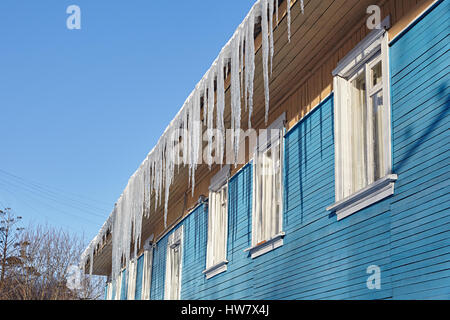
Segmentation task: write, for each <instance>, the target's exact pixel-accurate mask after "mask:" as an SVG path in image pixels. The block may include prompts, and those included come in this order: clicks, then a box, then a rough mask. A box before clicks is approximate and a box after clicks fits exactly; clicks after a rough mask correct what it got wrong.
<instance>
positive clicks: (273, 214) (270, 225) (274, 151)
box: [252, 116, 284, 246]
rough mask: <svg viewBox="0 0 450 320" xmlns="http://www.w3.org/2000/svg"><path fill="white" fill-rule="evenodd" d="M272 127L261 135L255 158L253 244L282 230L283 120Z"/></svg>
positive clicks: (266, 239)
mask: <svg viewBox="0 0 450 320" xmlns="http://www.w3.org/2000/svg"><path fill="white" fill-rule="evenodd" d="M282 117H283V118H282V119H284V116H282ZM269 128H270V131H269V132H268V133H266V134H264V135H262V136H260V138H259V141H258V148H257V149H256V151H255V155H254V158H253V210H252V211H253V214H252V246H256V245H258V244H260V243H262V242H265V241H268V240H270V239H272V238H273V237H274V236H276V235H278V234H279V233H280V232H281V231H282V202H283V190H282V187H283V181H282V163H283V134H284V132H283V121H281V120H277V121H275V123H274V124H273V125H271V126H270V127H269Z"/></svg>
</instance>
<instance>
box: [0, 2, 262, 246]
mask: <svg viewBox="0 0 450 320" xmlns="http://www.w3.org/2000/svg"><path fill="white" fill-rule="evenodd" d="M254 2H255V0H228V1H219V0H191V1H181V0H177V1H149V0H133V1H129V0H128V1H125V0H114V1H106V0H71V1H65V0H42V1H35V0H2V1H1V2H0V130H1V138H0V207H12V208H13V209H14V211H15V212H16V213H17V214H18V215H21V216H23V218H24V223H25V224H28V223H30V222H32V223H46V222H48V223H49V224H52V225H55V226H59V227H63V228H68V229H70V230H72V231H73V232H76V233H78V234H80V235H81V234H84V236H85V237H86V240H90V239H91V238H92V237H93V236H94V235H95V234H96V233H97V231H98V229H99V228H100V226H101V225H102V224H103V222H104V221H105V219H106V218H107V216H108V215H109V213H110V211H111V209H112V208H113V205H114V203H115V201H116V200H117V199H118V197H119V196H120V194H121V193H122V191H123V189H124V187H125V186H126V183H127V181H128V179H129V177H130V176H131V175H132V174H133V172H134V171H135V170H136V169H137V168H138V166H139V164H140V163H141V162H142V161H143V160H144V158H145V156H146V155H147V153H148V152H149V151H150V150H151V149H152V147H153V146H154V145H155V143H156V142H157V140H158V138H159V136H160V135H161V133H162V132H163V131H164V129H165V128H166V126H167V125H168V123H169V122H170V120H171V119H172V118H173V117H174V116H175V114H176V113H177V112H178V110H179V108H180V107H181V106H182V104H183V102H184V100H185V99H186V97H187V96H188V95H189V93H190V92H191V91H192V89H193V88H194V86H195V84H196V83H197V82H198V81H199V80H200V79H201V77H202V76H203V74H204V73H205V72H206V71H207V70H208V68H209V67H210V65H211V63H212V62H213V61H214V59H215V58H216V56H217V55H218V53H219V51H220V49H221V48H222V47H223V46H224V45H225V44H226V42H227V41H228V39H229V38H230V37H231V36H232V34H233V32H234V30H235V29H236V27H237V26H238V25H239V24H240V22H241V21H242V20H243V19H244V17H245V16H246V14H247V13H248V11H249V10H250V8H251V6H252V5H253V3H254ZM72 4H75V5H78V6H79V7H80V8H81V30H68V29H67V27H66V20H67V18H68V17H69V15H68V14H67V13H66V9H67V7H68V6H69V5H72Z"/></svg>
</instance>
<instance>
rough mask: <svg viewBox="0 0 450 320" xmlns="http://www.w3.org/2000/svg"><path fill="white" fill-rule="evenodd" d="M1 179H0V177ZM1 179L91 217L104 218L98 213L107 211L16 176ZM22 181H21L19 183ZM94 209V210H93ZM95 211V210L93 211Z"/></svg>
mask: <svg viewBox="0 0 450 320" xmlns="http://www.w3.org/2000/svg"><path fill="white" fill-rule="evenodd" d="M0 171H1V170H0ZM0 173H1V172H0ZM0 179H1V177H0ZM3 179H14V180H7V182H8V183H11V181H13V182H12V183H16V184H19V185H21V186H22V188H25V189H27V190H30V189H32V190H33V192H38V193H40V194H42V195H43V196H45V197H47V198H50V199H51V200H52V201H55V202H58V203H61V204H62V205H65V206H69V207H72V208H75V209H80V210H83V211H85V212H86V213H91V214H92V215H95V216H98V217H102V218H104V215H102V214H99V213H98V212H99V211H101V212H106V211H107V210H106V209H105V208H100V207H98V206H95V205H93V204H89V203H86V202H81V201H79V200H75V199H73V198H71V197H68V196H66V195H61V194H58V193H55V192H53V191H48V190H47V189H45V188H43V187H41V186H40V185H37V184H34V183H29V182H22V181H26V180H25V179H21V178H20V177H17V176H12V175H8V176H7V177H3ZM19 179H20V180H22V181H19ZM93 209H94V210H93ZM95 209H97V210H95Z"/></svg>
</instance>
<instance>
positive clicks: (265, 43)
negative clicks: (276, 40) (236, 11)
mask: <svg viewBox="0 0 450 320" xmlns="http://www.w3.org/2000/svg"><path fill="white" fill-rule="evenodd" d="M268 1H269V0H262V1H261V29H262V30H261V34H262V66H263V76H264V97H265V106H266V111H265V122H266V124H267V122H268V120H269V103H270V102H269V70H268V69H269V67H268V64H269V30H268V29H269V26H268V25H267V22H268V21H267V20H268V19H267V18H268V17H267V5H268ZM270 1H271V0H270Z"/></svg>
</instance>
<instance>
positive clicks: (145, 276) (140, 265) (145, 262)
mask: <svg viewBox="0 0 450 320" xmlns="http://www.w3.org/2000/svg"><path fill="white" fill-rule="evenodd" d="M151 238H152V239H153V237H151ZM152 265H153V244H152V241H151V240H150V241H149V240H147V241H146V242H145V245H144V254H142V255H141V256H140V257H139V258H138V259H137V261H136V286H135V297H134V298H135V300H150V288H151V282H152Z"/></svg>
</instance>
